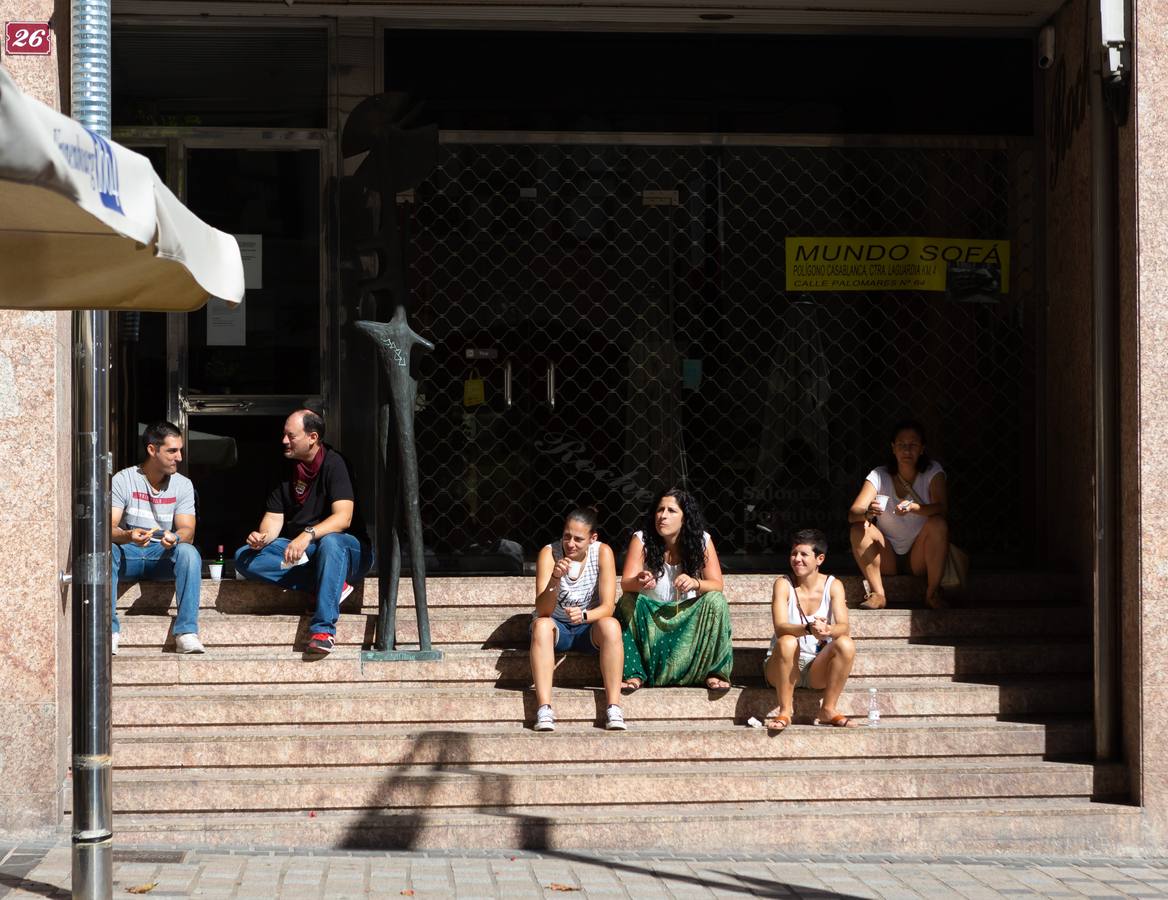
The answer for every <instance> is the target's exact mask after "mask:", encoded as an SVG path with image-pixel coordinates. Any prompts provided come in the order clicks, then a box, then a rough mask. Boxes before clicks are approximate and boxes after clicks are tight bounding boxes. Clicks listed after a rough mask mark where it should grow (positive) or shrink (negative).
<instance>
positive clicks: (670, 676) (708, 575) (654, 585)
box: [617, 488, 734, 691]
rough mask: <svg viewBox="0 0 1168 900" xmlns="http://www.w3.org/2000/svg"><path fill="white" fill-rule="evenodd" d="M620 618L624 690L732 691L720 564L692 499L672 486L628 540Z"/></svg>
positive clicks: (727, 615) (731, 660) (730, 649)
mask: <svg viewBox="0 0 1168 900" xmlns="http://www.w3.org/2000/svg"><path fill="white" fill-rule="evenodd" d="M621 590H622V591H626V592H627V593H625V594H624V595H623V596H622V597H621V599H620V603H619V604H617V618H619V619H620V621H621V625H622V627H623V630H624V644H625V690H627V691H635V690H636V689H637V688H639V687H640V686H641V685H642V684H649V685H656V686H660V685H687V684H702V683H704V684H705V685H706V687H708V688H709V689H710V690H726V689H728V688H729V687H730V682H729V678H730V671H731V669H733V667H734V651H733V647H732V646H731V643H730V609H729V607H728V606H727V605H726V598H725V596H723V594H722V564H721V563H720V562H719V560H718V551H717V550H716V549H715V547H714V541H713V540H712V539H711V538H710V535H709V532H707V531H706V524H705V519H704V518H703V517H702V511H701V508H700V507H699V506H698V502H697V500H696V499H695V498H694V497H693V496H692V495H691V494H689V493H688V492H686V491H683V490H679V489H677V488H670V489H669V490H667V491H665V492H664V493H662V494H660V495H659V496H658V497H657V499H656V500H655V501H654V503H653V505H652V506H651V507H650V508H649V510H648V511H647V512H646V514H645V519H644V524H643V526H642V529H641V530H640V531H638V532H636V533H635V534H634V535H633V537H632V540H631V541H629V550H628V554H627V555H626V556H625V567H624V573H623V575H622V577H621Z"/></svg>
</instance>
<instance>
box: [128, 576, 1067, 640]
mask: <svg viewBox="0 0 1168 900" xmlns="http://www.w3.org/2000/svg"><path fill="white" fill-rule="evenodd" d="M775 577H776V576H775V575H774V574H765V575H732V574H731V575H726V577H725V594H726V599H727V600H728V601H729V602H730V604H731V605H732V606H733V605H735V604H739V603H764V602H769V600H770V597H771V586H772V585H773V583H774V580H775ZM840 580H841V581H842V582H843V584H844V589H845V591H846V593H847V598H848V603H849V604H852V605H854V604H856V603H859V602H860V600H862V599H863V594H864V587H863V583H862V579H861V578H860V576H859V575H843V576H841V578H840ZM356 588H357V589H356V590H355V591H354V592H353V594H352V595H351V596H350V597H349V598H348V601H347V602H346V603H345V604H344V606H343V609H344V610H345V611H349V612H357V611H359V610H361V609H366V610H368V611H375V610H376V608H377V597H378V581H377V579H376V578H367V579H365V581H364V583H363V584H359V585H356ZM1073 590H1074V581H1073V579H1070V578H1068V577H1067V576H1065V575H1061V574H1043V573H1027V572H1010V573H982V574H980V575H979V576H977V580H976V581H975V583H974V584H973V585H972V587H971V589H970V592H969V594H968V595H967V596H966V597H965V598H963V601H962V603H963V605H965V606H969V607H972V608H974V609H988V608H999V609H1007V610H1009V609H1014V608H1016V607H1035V606H1039V607H1043V608H1046V607H1051V606H1055V607H1059V606H1061V607H1068V608H1071V607H1074V600H1075V598H1074V594H1073ZM885 592H886V594H887V596H888V600H889V603H891V604H892V605H893V606H898V605H899V606H905V605H908V606H915V607H921V608H923V596H924V582H923V580H922V579H920V578H914V577H911V576H905V575H891V576H887V577H886V578H885ZM533 594H534V579H533V578H532V577H530V576H523V577H520V576H514V577H435V578H429V579H427V581H426V598H427V605H428V606H429V608H430V609H432V610H435V609H440V608H443V607H452V608H456V609H459V610H462V611H466V610H467V609H469V608H472V607H497V606H503V607H518V608H523V609H527V608H530V605H531V604H532V603H533V602H534V597H533ZM307 597H308V595H306V594H302V593H299V592H296V591H282V590H280V589H279V588H277V587H275V586H273V585H266V584H258V583H255V582H246V581H236V580H234V579H224V580H223V581H211V580H210V579H204V580H203V582H202V590H201V595H200V606H201V607H203V608H216V609H219V610H221V611H223V612H228V613H248V612H250V613H266V612H284V613H293V614H295V613H299V612H300V611H301V610H302V609H303V608H304V604H305V602H306V599H307ZM173 600H174V587H173V585H168V584H163V583H159V582H126V583H125V584H122V585H119V595H118V609H119V610H121V609H131V608H132V609H134V610H135V611H143V610H161V609H165V608H166V607H167V606H169V605H170V604H171V603H172V602H173ZM398 602H399V606H400V607H402V608H409V607H413V605H414V596H413V589H412V587H411V582H410V580H409V579H408V578H403V579H402V581H401V585H400V588H399V591H398ZM1082 609H1083V607H1079V608H1076V613H1081V612H1082ZM1051 618H1052V619H1057V618H1058V617H1057V616H1052V617H1051ZM1076 621H1079V619H1076ZM1051 626H1052V627H1054V628H1059V627H1060V625H1059V623H1058V622H1055V621H1052V622H1051Z"/></svg>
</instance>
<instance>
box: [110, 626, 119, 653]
mask: <svg viewBox="0 0 1168 900" xmlns="http://www.w3.org/2000/svg"><path fill="white" fill-rule="evenodd" d="M119 637H120V635H119V633H118V632H116V631H115V632H114V633H113V634H112V635H111V637H110V650H111V651H112V652H113V655H114V656H117V655H118V638H119Z"/></svg>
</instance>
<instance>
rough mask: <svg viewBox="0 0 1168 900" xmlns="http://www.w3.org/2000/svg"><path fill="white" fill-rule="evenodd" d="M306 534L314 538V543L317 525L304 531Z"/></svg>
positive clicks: (310, 526)
mask: <svg viewBox="0 0 1168 900" xmlns="http://www.w3.org/2000/svg"><path fill="white" fill-rule="evenodd" d="M304 533H305V534H306V535H308V536H309V537H310V538H312V539H313V540H314V541H315V540H316V526H315V525H309V526H308V527H307V528H305V529H304Z"/></svg>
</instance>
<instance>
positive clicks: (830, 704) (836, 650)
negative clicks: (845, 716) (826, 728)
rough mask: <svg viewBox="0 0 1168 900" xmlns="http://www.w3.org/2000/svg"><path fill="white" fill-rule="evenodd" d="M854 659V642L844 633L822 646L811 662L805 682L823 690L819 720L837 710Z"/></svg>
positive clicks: (833, 713) (832, 714) (828, 716)
mask: <svg viewBox="0 0 1168 900" xmlns="http://www.w3.org/2000/svg"><path fill="white" fill-rule="evenodd" d="M855 660H856V645H855V642H854V641H852V639H851V638H850V637H847V636H846V635H845V636H844V637H838V638H836V639H835V640H834V641H832V642H831V643H830V644H828V645H827V646H826V647H824V648H823V650H821V651H820V653H819V656H817V657H816V659H815V662H813V663H812V664H811V674H810V676H809V677H808V679H807V683H808V684H810V685H811V687H813V688H815V689H817V690H822V691H823V700H822V702H821V704H820V710H819V713H820V715H819V718H820V720H821V721H824V720H827V719H830V718H832V717H833V716H834V715H836V713H837V712H838V710H837V708H836V707H837V706H838V705H839V698H840V694H842V693H843V692H844V685H846V684H847V683H848V676H849V675H851V674H852V664H853V663H854V662H855Z"/></svg>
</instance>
